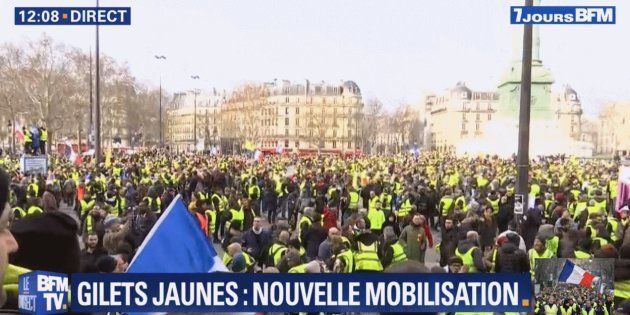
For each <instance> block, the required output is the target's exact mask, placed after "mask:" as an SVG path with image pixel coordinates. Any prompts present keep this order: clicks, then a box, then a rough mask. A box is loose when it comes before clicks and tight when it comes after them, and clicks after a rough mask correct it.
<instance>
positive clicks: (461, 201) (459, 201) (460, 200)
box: [455, 196, 468, 212]
mask: <svg viewBox="0 0 630 315" xmlns="http://www.w3.org/2000/svg"><path fill="white" fill-rule="evenodd" d="M455 204H456V205H458V204H461V205H462V207H461V209H460V210H462V211H463V212H468V209H466V198H464V196H459V197H457V199H455Z"/></svg>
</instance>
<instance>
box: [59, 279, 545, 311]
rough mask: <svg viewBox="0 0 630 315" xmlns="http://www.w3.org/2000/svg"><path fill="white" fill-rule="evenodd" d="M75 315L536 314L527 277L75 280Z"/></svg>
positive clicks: (73, 286)
mask: <svg viewBox="0 0 630 315" xmlns="http://www.w3.org/2000/svg"><path fill="white" fill-rule="evenodd" d="M71 279H72V285H71V288H72V293H71V296H72V303H71V310H72V311H73V312H110V311H117V312H229V313H235V312H438V311H439V312H473V311H484V312H530V311H531V310H532V307H531V305H533V294H532V286H531V280H530V275H529V274H528V273H525V274H492V275H489V274H387V273H353V274H326V273H322V274H254V275H253V274H245V273H211V274H207V273H203V274H74V275H72V277H71Z"/></svg>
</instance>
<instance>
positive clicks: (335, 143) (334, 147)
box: [332, 140, 337, 149]
mask: <svg viewBox="0 0 630 315" xmlns="http://www.w3.org/2000/svg"><path fill="white" fill-rule="evenodd" d="M332 147H333V149H336V148H337V141H336V140H333V142H332Z"/></svg>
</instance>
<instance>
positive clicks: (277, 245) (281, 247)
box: [267, 231, 291, 267]
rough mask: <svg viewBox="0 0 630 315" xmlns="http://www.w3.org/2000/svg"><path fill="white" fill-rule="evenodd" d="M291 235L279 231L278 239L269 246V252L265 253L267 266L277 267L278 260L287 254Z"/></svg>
mask: <svg viewBox="0 0 630 315" xmlns="http://www.w3.org/2000/svg"><path fill="white" fill-rule="evenodd" d="M290 238H291V234H289V232H288V231H281V232H280V233H279V234H278V239H277V240H276V241H275V242H273V244H271V246H269V252H268V253H267V266H274V267H278V264H280V260H281V259H282V257H284V255H285V254H286V253H287V250H288V247H287V244H289V239H290Z"/></svg>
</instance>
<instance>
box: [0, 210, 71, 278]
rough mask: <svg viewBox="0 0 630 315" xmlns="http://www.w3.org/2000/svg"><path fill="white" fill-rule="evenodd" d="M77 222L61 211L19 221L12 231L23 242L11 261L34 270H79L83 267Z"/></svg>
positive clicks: (19, 242) (63, 271) (67, 271)
mask: <svg viewBox="0 0 630 315" xmlns="http://www.w3.org/2000/svg"><path fill="white" fill-rule="evenodd" d="M77 230H78V225H77V222H76V221H75V220H74V219H73V218H71V217H70V216H68V215H65V214H63V213H61V212H46V213H44V214H42V215H39V216H33V217H26V218H24V219H21V220H18V221H16V222H15V223H14V224H13V226H12V227H11V233H13V236H14V237H15V240H16V241H17V243H18V245H19V249H18V251H17V252H16V253H14V254H12V255H11V256H10V258H9V260H10V262H11V264H14V265H17V266H20V267H24V268H28V269H31V270H43V271H52V272H60V273H67V274H70V273H76V272H79V268H80V250H79V240H78V238H77Z"/></svg>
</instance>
